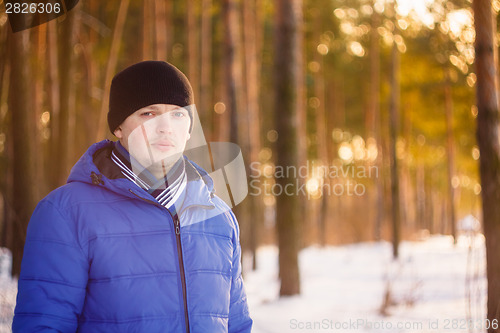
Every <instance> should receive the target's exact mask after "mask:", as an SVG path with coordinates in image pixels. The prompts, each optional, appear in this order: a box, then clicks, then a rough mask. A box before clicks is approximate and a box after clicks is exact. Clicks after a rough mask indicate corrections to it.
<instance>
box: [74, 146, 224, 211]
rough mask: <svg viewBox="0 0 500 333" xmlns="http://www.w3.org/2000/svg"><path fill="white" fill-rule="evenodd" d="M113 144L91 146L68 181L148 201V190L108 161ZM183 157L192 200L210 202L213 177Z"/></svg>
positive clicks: (151, 198)
mask: <svg viewBox="0 0 500 333" xmlns="http://www.w3.org/2000/svg"><path fill="white" fill-rule="evenodd" d="M114 144H115V143H114V142H113V141H110V140H103V141H100V142H97V143H95V144H93V145H92V146H90V147H89V149H87V151H86V152H85V153H84V154H83V155H82V157H81V158H80V159H79V160H78V162H77V163H76V164H75V165H74V167H73V168H72V169H71V172H70V175H69V177H68V180H67V182H68V183H72V182H81V183H87V184H92V185H95V186H102V187H104V188H106V189H107V190H110V191H113V192H117V193H119V194H121V195H125V196H127V197H137V196H140V197H142V198H144V199H147V200H154V198H153V197H152V196H151V195H150V194H149V193H147V192H146V191H144V190H143V189H141V188H139V187H138V186H136V185H135V184H134V183H132V182H131V181H130V180H128V179H127V178H125V177H124V176H123V175H122V173H121V171H120V169H119V168H118V167H117V166H116V165H115V164H114V163H113V162H112V161H111V159H110V155H111V152H112V150H113V147H114ZM184 158H185V159H186V162H187V163H186V173H187V175H188V190H189V194H190V196H191V199H192V200H195V201H198V200H201V201H202V202H205V203H208V202H210V201H211V200H210V199H211V198H212V197H213V195H214V183H213V180H212V178H211V177H210V176H209V175H208V173H207V172H206V171H205V170H204V169H202V168H201V167H200V166H198V165H197V164H196V163H194V162H192V161H190V160H188V159H187V158H186V157H184ZM196 183H197V184H196ZM195 184H196V185H195ZM200 185H201V186H200ZM194 189H196V190H194ZM193 192H194V193H193ZM193 194H194V198H193ZM190 201H191V200H190Z"/></svg>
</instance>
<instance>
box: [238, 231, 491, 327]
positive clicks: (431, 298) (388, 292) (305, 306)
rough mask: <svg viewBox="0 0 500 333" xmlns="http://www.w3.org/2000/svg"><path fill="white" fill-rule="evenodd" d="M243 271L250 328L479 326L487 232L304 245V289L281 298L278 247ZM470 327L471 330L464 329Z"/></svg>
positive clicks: (266, 251)
mask: <svg viewBox="0 0 500 333" xmlns="http://www.w3.org/2000/svg"><path fill="white" fill-rule="evenodd" d="M257 263H258V269H257V270H256V271H253V272H248V273H247V274H246V275H245V285H246V289H247V294H248V300H249V306H250V312H251V315H252V317H253V319H254V329H253V332H255V333H285V332H470V333H472V332H474V333H475V332H484V331H485V330H484V329H483V328H484V325H486V324H487V323H485V322H484V320H483V319H481V318H484V317H485V315H486V303H485V301H486V291H487V289H486V286H487V284H486V278H485V250H484V237H483V236H482V235H479V236H474V237H472V236H461V237H459V239H458V244H457V245H456V246H454V245H453V241H452V238H451V237H446V236H432V237H429V238H427V239H425V240H423V241H418V242H403V243H402V244H401V246H400V256H399V260H397V261H393V259H392V246H391V244H390V243H387V242H377V243H361V244H352V245H346V246H338V247H325V248H320V247H309V248H306V249H304V250H302V251H301V253H300V256H299V265H300V273H301V295H300V296H293V297H285V298H279V296H278V295H279V283H278V282H277V281H278V251H277V248H275V247H264V248H260V249H259V251H258V254H257ZM469 326H470V329H469Z"/></svg>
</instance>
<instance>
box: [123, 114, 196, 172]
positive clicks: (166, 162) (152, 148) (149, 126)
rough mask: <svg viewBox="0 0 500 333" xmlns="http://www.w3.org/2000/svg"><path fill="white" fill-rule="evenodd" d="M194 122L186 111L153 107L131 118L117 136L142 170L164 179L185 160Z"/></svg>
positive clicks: (128, 118)
mask: <svg viewBox="0 0 500 333" xmlns="http://www.w3.org/2000/svg"><path fill="white" fill-rule="evenodd" d="M190 122H191V120H190V117H189V113H188V111H187V110H186V109H184V108H182V107H179V106H177V105H172V104H153V105H149V106H146V107H144V108H142V109H139V110H137V111H136V112H134V113H132V114H131V115H130V116H128V117H127V119H125V121H124V122H123V123H122V124H121V125H120V126H119V127H118V129H117V130H116V131H115V132H114V134H115V135H116V137H117V138H118V139H120V143H121V144H122V145H123V147H125V149H127V150H128V152H129V153H130V154H131V155H132V156H133V157H134V158H135V159H136V160H137V161H138V162H139V163H140V164H141V165H142V166H144V167H146V168H148V169H149V170H150V171H151V172H152V173H153V174H154V175H155V176H156V177H157V178H161V177H163V176H164V175H165V174H166V172H168V170H170V168H171V167H172V165H173V164H174V163H175V162H176V161H177V160H178V159H179V158H180V157H181V156H182V153H183V151H184V148H185V147H186V142H187V140H188V139H189V138H190V134H189V126H190Z"/></svg>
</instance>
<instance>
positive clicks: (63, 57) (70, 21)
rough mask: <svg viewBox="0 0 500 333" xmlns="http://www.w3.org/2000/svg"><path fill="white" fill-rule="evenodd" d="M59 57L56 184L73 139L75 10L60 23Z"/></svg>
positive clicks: (64, 175) (62, 174) (64, 169)
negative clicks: (71, 116) (71, 123)
mask: <svg viewBox="0 0 500 333" xmlns="http://www.w3.org/2000/svg"><path fill="white" fill-rule="evenodd" d="M61 25H62V26H61V40H60V47H61V48H60V57H59V78H60V85H59V105H60V110H59V124H58V125H59V129H58V130H59V138H58V141H57V153H58V157H59V158H58V163H57V170H58V171H57V179H58V181H57V183H58V184H57V185H59V186H60V185H62V184H64V183H65V182H66V178H67V177H68V174H69V168H70V165H69V164H70V158H69V156H70V147H71V144H72V143H73V141H72V140H71V137H73V133H71V131H70V113H72V112H74V110H73V107H74V97H75V95H74V84H73V73H74V66H73V59H74V52H73V46H74V44H75V43H74V41H75V39H74V35H75V34H74V31H75V10H71V11H69V12H68V13H67V14H66V18H65V19H64V21H63V22H62V23H61Z"/></svg>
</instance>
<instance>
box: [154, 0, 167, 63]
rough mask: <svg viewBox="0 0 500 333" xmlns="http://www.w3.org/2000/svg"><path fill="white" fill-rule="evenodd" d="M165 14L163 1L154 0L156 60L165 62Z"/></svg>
mask: <svg viewBox="0 0 500 333" xmlns="http://www.w3.org/2000/svg"><path fill="white" fill-rule="evenodd" d="M166 14H167V12H166V4H165V0H155V33H156V60H162V61H166V60H167V15H166Z"/></svg>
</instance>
